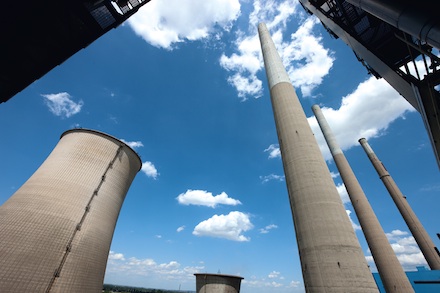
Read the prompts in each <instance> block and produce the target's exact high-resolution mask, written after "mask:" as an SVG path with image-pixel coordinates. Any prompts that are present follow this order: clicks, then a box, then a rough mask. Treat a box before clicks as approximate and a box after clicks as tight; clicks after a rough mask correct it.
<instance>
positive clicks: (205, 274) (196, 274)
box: [194, 273, 244, 280]
mask: <svg viewBox="0 0 440 293" xmlns="http://www.w3.org/2000/svg"><path fill="white" fill-rule="evenodd" d="M194 276H196V277H197V276H213V277H225V278H235V279H241V280H242V279H244V278H243V277H240V276H236V275H225V274H210V273H195V274H194Z"/></svg>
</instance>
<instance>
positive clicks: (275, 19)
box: [220, 0, 334, 100]
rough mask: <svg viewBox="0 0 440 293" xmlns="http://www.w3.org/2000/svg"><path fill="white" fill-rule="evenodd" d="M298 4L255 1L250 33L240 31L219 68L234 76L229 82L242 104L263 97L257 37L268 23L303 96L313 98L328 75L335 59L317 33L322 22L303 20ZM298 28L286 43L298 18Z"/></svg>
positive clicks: (293, 79) (288, 0)
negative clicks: (260, 26) (289, 26)
mask: <svg viewBox="0 0 440 293" xmlns="http://www.w3.org/2000/svg"><path fill="white" fill-rule="evenodd" d="M297 7H298V2H297V1H293V0H285V1H264V2H263V1H259V0H257V1H254V5H253V12H252V13H251V15H250V20H249V30H248V31H247V32H243V31H239V33H238V34H237V39H236V41H235V47H236V52H234V53H232V54H231V55H229V56H228V55H226V54H223V55H222V56H221V57H220V65H221V66H222V67H223V68H224V69H225V70H227V71H228V72H231V76H230V77H229V78H228V82H229V83H230V84H231V85H232V86H233V87H235V88H236V90H237V93H238V96H239V97H240V98H241V99H242V100H246V99H248V97H254V98H259V97H261V95H262V93H263V91H262V85H263V83H262V81H261V80H260V79H259V78H258V77H257V72H259V71H260V70H262V69H263V60H262V55H261V49H260V41H259V37H258V33H257V26H258V23H259V22H265V23H266V25H267V27H268V29H269V31H270V32H271V35H272V39H273V41H274V43H275V46H276V47H277V50H278V52H279V54H280V57H281V59H282V60H283V64H284V66H285V67H286V70H287V72H288V74H289V76H290V79H291V81H292V84H293V85H294V86H296V87H297V88H299V89H300V90H301V92H302V94H303V95H304V96H310V95H311V94H312V90H313V89H314V88H315V87H317V86H318V85H319V84H320V83H321V82H322V79H323V77H324V76H326V75H327V74H328V73H329V70H330V68H331V67H332V65H333V61H334V58H333V57H332V56H331V52H329V51H328V50H327V49H325V48H324V47H323V45H322V38H321V37H320V36H317V35H316V34H315V33H314V28H315V26H316V25H317V24H318V23H319V21H318V20H317V19H316V18H314V17H309V18H305V20H304V18H303V17H302V15H303V12H302V11H301V12H300V13H299V14H298V13H297ZM298 15H300V16H299V17H298V18H297V21H299V22H300V23H299V28H298V29H297V31H296V32H294V33H293V34H291V35H290V39H286V40H285V39H284V38H283V35H285V33H286V30H287V22H288V21H290V20H292V18H293V17H295V16H298Z"/></svg>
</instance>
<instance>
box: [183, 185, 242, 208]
mask: <svg viewBox="0 0 440 293" xmlns="http://www.w3.org/2000/svg"><path fill="white" fill-rule="evenodd" d="M176 199H177V201H178V202H179V203H180V204H182V205H199V206H207V207H211V208H215V207H216V206H217V205H219V204H224V205H232V206H235V205H239V204H241V202H240V201H239V200H238V199H233V198H230V197H229V196H228V195H227V194H226V192H222V193H220V194H218V195H215V196H213V195H212V193H211V192H208V191H206V190H192V189H188V190H187V191H186V192H185V193H181V194H179V196H177V197H176Z"/></svg>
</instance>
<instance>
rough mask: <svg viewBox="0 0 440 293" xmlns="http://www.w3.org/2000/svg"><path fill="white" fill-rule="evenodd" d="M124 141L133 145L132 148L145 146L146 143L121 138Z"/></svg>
mask: <svg viewBox="0 0 440 293" xmlns="http://www.w3.org/2000/svg"><path fill="white" fill-rule="evenodd" d="M121 141H122V142H123V143H125V144H126V145H128V146H129V147H131V148H132V149H135V148H140V147H143V146H144V144H143V143H142V142H141V141H126V140H125V139H121Z"/></svg>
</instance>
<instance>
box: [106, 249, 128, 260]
mask: <svg viewBox="0 0 440 293" xmlns="http://www.w3.org/2000/svg"><path fill="white" fill-rule="evenodd" d="M108 259H110V260H125V258H124V255H123V254H122V253H115V252H114V251H111V250H110V253H109V255H108Z"/></svg>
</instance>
